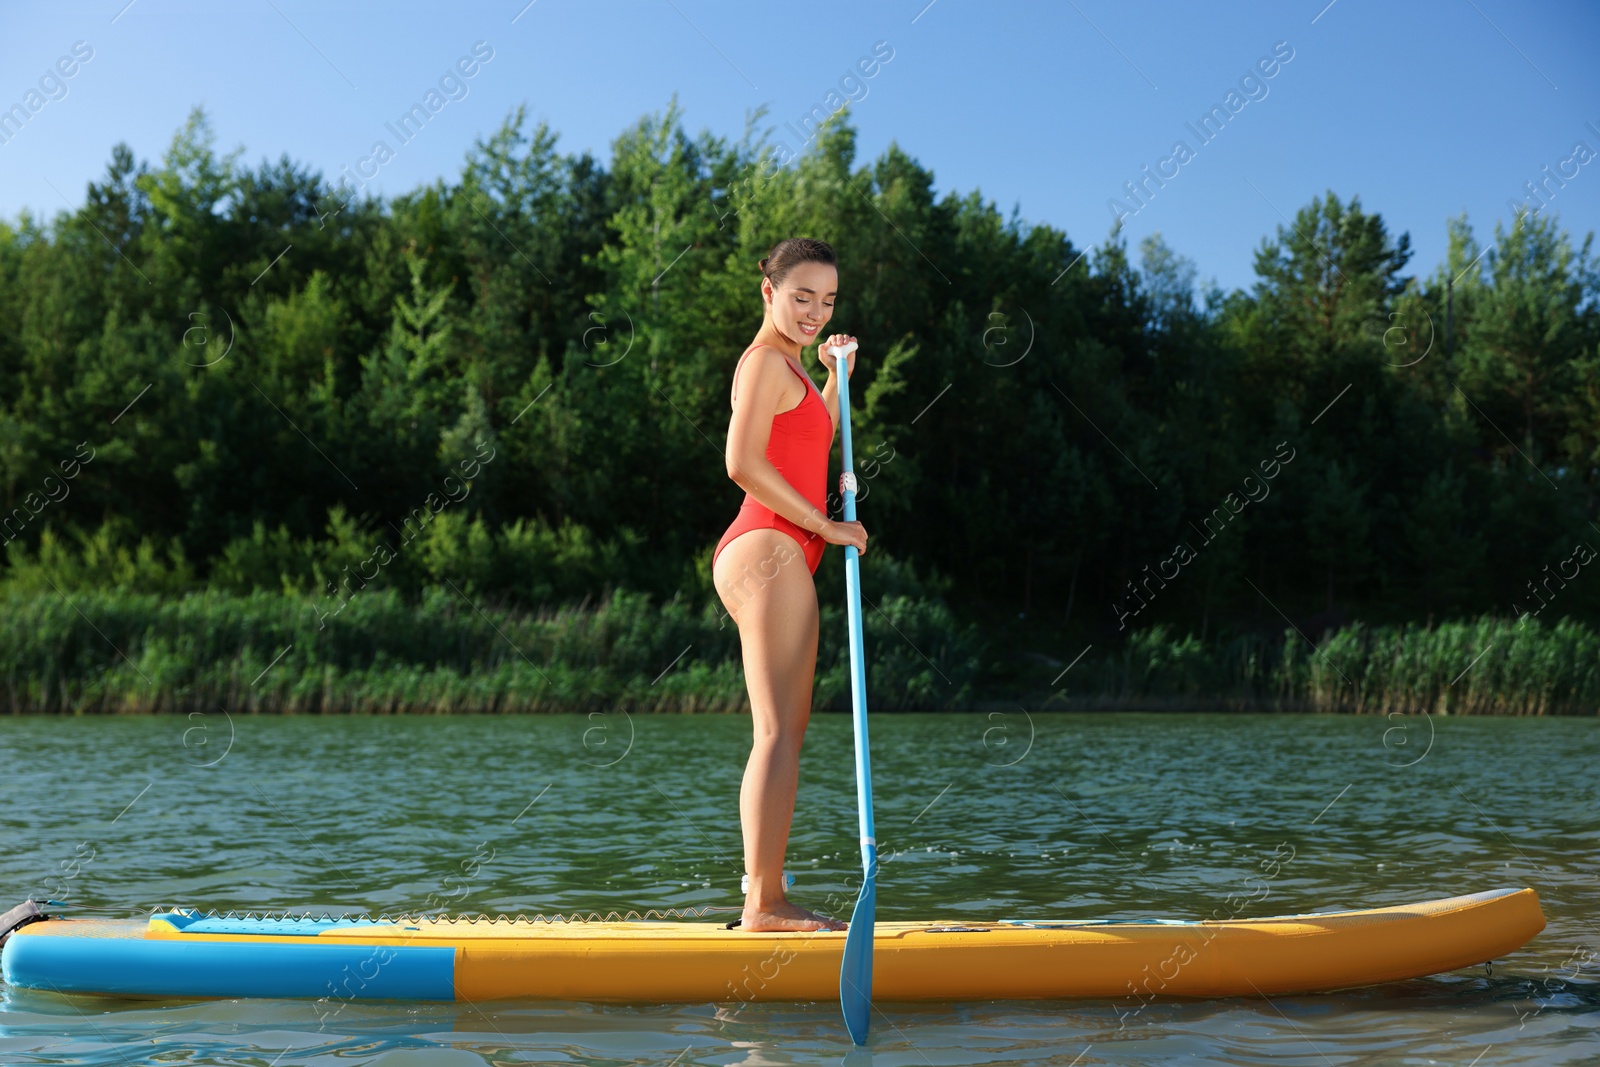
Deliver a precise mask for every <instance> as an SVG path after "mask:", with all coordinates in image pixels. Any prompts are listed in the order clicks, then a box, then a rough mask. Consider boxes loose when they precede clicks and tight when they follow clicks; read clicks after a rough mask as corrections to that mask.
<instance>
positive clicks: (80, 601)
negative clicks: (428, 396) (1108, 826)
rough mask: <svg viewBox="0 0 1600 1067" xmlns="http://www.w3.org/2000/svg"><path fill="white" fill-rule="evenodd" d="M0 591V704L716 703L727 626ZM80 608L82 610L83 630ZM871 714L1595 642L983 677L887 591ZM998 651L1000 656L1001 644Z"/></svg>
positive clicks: (1582, 691)
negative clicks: (326, 610)
mask: <svg viewBox="0 0 1600 1067" xmlns="http://www.w3.org/2000/svg"><path fill="white" fill-rule="evenodd" d="M68 595H70V597H71V600H70V602H69V601H68V600H67V599H66V598H65V597H64V596H60V595H55V594H50V595H39V594H23V593H21V592H17V591H13V592H8V593H6V594H4V595H0V605H3V606H4V608H5V615H4V621H3V622H0V710H3V711H4V712H8V713H30V712H44V713H68V714H80V713H143V712H178V713H183V712H192V711H202V712H213V711H216V710H218V709H220V708H227V709H229V710H230V711H236V712H266V713H278V712H281V713H291V714H293V713H347V712H348V713H390V712H399V711H407V712H422V713H467V712H488V713H505V712H513V713H517V712H548V711H566V712H587V711H613V710H628V711H640V712H652V711H663V712H736V711H741V710H743V709H744V706H745V688H744V678H743V673H742V669H741V667H740V663H739V646H738V640H737V634H736V632H735V630H734V628H733V624H732V623H731V622H730V621H727V620H725V619H721V618H720V617H719V613H718V612H717V611H715V610H714V609H713V608H711V607H710V606H701V607H695V606H692V605H691V604H690V603H689V602H688V600H687V599H686V598H681V597H680V598H677V599H674V600H670V601H668V602H666V603H664V604H661V603H656V602H653V601H652V600H651V599H650V598H649V597H647V596H645V595H644V594H640V593H631V592H626V591H618V592H615V593H613V595H612V596H611V598H610V599H609V600H606V601H604V602H602V603H599V604H587V603H585V604H581V605H576V606H567V607H562V608H558V609H549V610H541V611H521V610H513V609H503V608H497V607H493V606H491V605H488V604H485V603H482V602H478V603H474V602H472V601H469V600H468V599H467V598H466V597H465V596H463V595H462V594H460V593H458V592H456V591H455V590H453V589H451V588H437V587H435V588H430V589H428V590H426V591H425V592H424V593H423V595H422V597H421V599H420V601H418V602H417V603H415V604H412V603H408V602H407V601H406V600H404V599H403V598H402V597H400V596H399V595H398V594H397V593H395V592H394V591H392V590H385V591H381V592H379V591H372V592H366V593H362V594H360V595H358V596H355V597H353V598H352V599H351V600H350V601H349V603H348V606H346V607H345V608H344V609H343V610H342V611H340V612H339V613H338V614H337V615H329V616H326V617H324V616H322V615H321V613H320V611H318V610H312V609H311V608H310V607H309V606H308V602H307V601H306V600H305V599H304V598H299V597H293V596H286V595H283V594H273V593H265V592H255V593H251V594H243V595H240V594H228V593H220V592H202V593H192V594H189V595H184V596H161V595H157V594H136V593H119V592H93V591H87V590H80V591H75V592H72V593H70V594H68ZM822 613H823V619H822V636H821V648H820V650H819V663H818V672H817V679H816V689H815V706H816V707H817V708H818V709H819V710H821V709H833V710H844V709H847V708H848V707H849V668H848V661H847V658H846V656H845V653H844V648H843V647H842V642H843V638H844V633H845V627H844V619H843V614H842V611H841V610H840V609H839V608H837V607H835V606H832V605H827V604H825V605H823V607H822ZM91 620H92V621H91ZM866 624H867V649H868V657H869V662H868V676H869V677H870V678H871V686H872V707H873V709H874V710H876V711H894V710H909V709H929V710H962V709H980V710H982V709H989V708H995V707H1004V708H1012V707H1017V706H1021V707H1025V708H1030V709H1037V710H1052V709H1105V708H1170V709H1175V710H1176V709H1236V710H1261V711H1356V712H1370V713H1387V712H1394V711H1400V712H1407V713H1415V712H1422V711H1427V712H1432V713H1448V714H1473V715H1480V714H1512V715H1529V714H1531V715H1556V714H1595V713H1596V709H1597V708H1600V634H1596V632H1595V631H1593V630H1591V629H1589V628H1588V627H1586V626H1584V625H1582V624H1579V623H1575V622H1571V621H1562V622H1559V623H1557V624H1555V625H1544V624H1541V623H1539V622H1538V621H1537V620H1535V619H1531V618H1530V619H1525V620H1524V621H1522V622H1520V623H1513V622H1510V621H1508V620H1505V619H1494V618H1489V617H1484V618H1480V619H1477V620H1468V621H1461V622H1450V623H1445V624H1442V625H1437V626H1433V627H1421V626H1417V625H1405V626H1380V627H1368V626H1364V625H1361V624H1355V625H1351V626H1349V627H1346V628H1344V629H1341V630H1339V631H1337V632H1334V633H1331V634H1326V635H1317V638H1316V641H1317V647H1316V648H1315V649H1313V648H1312V646H1311V645H1310V644H1309V643H1308V642H1307V640H1306V639H1305V638H1302V637H1301V636H1300V635H1298V634H1297V633H1296V632H1295V631H1293V630H1289V631H1286V633H1284V634H1282V635H1260V634H1258V635H1248V636H1242V637H1235V638H1232V639H1230V640H1226V641H1218V642H1212V643H1210V644H1202V643H1201V642H1200V641H1199V640H1198V639H1196V638H1195V637H1193V636H1187V635H1186V636H1181V637H1180V636H1176V635H1174V634H1171V633H1170V632H1168V631H1167V630H1166V629H1165V628H1162V627H1153V628H1151V629H1148V630H1144V631H1139V632H1136V633H1134V634H1133V635H1132V636H1131V637H1130V638H1129V639H1128V640H1127V641H1126V642H1125V643H1124V644H1123V645H1122V646H1121V647H1120V648H1112V649H1107V650H1105V651H1103V652H1102V651H1100V650H1098V649H1096V650H1095V651H1094V652H1092V653H1090V654H1086V655H1084V656H1083V657H1082V659H1081V660H1079V661H1077V662H1075V663H1073V664H1072V665H1071V669H1070V670H1064V668H1066V667H1067V666H1068V665H1067V664H1066V663H1064V662H1063V663H1053V662H1051V661H1049V660H1047V659H1046V658H1045V657H1043V656H1036V657H1034V660H1035V662H1034V663H1033V664H1032V666H1030V667H1029V668H1028V670H1027V672H1026V676H1022V677H1019V676H1018V675H1017V674H1016V673H1015V671H1013V672H1012V673H1010V674H1009V675H1006V676H1004V677H1002V673H1001V672H1000V671H999V670H998V659H999V657H1000V655H1001V651H1002V650H999V649H997V648H995V647H993V643H992V642H988V641H985V640H983V639H982V637H981V635H980V633H979V631H978V629H977V628H976V627H974V626H971V625H968V626H966V627H962V626H959V625H958V624H957V622H956V620H955V618H954V617H953V615H952V614H951V613H950V611H949V610H948V608H946V607H945V605H944V604H943V603H942V602H941V601H939V600H937V599H934V598H924V597H916V596H909V595H894V594H887V595H884V596H882V597H881V598H879V599H878V600H877V601H876V603H875V605H874V606H873V607H871V608H869V609H868V610H867V612H866ZM1004 651H1005V652H1008V653H1010V652H1015V649H1006V650H1004Z"/></svg>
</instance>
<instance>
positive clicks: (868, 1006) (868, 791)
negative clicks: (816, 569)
mask: <svg viewBox="0 0 1600 1067" xmlns="http://www.w3.org/2000/svg"><path fill="white" fill-rule="evenodd" d="M852 347H853V346H852ZM832 353H833V357H834V372H835V377H836V378H837V379H838V382H839V432H840V434H841V443H842V444H843V448H844V475H843V477H842V478H841V479H840V480H841V482H842V483H843V485H842V488H843V492H844V521H845V522H854V521H856V492H855V488H854V485H855V460H854V457H853V455H852V453H851V449H850V371H849V361H848V359H847V358H846V356H847V354H848V353H844V354H841V351H840V349H839V348H838V347H837V346H835V347H834V348H833V349H832ZM844 584H845V613H846V616H847V619H848V621H849V627H850V706H851V716H852V721H853V722H854V725H855V741H856V808H857V810H858V811H859V813H860V817H861V872H862V873H861V895H860V896H859V897H858V898H857V899H856V909H855V912H854V913H853V914H852V915H851V916H850V931H849V933H848V934H846V935H845V943H844V961H843V964H842V966H841V967H840V971H839V1002H840V1005H841V1006H842V1007H843V1009H844V1022H845V1027H846V1029H848V1030H849V1031H850V1037H851V1040H853V1041H854V1042H855V1043H856V1044H858V1045H864V1044H866V1043H867V1030H868V1026H869V1024H870V1023H871V1021H872V927H873V921H874V914H875V912H876V911H877V890H876V882H877V876H878V843H877V839H876V836H875V834H874V831H873V825H872V764H871V758H870V756H871V754H870V752H869V751H868V748H867V664H866V654H865V651H864V647H863V641H862V626H861V554H860V553H859V552H858V551H856V547H855V546H854V545H846V546H845V549H844Z"/></svg>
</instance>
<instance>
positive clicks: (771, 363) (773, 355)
mask: <svg viewBox="0 0 1600 1067" xmlns="http://www.w3.org/2000/svg"><path fill="white" fill-rule="evenodd" d="M751 356H754V357H755V358H754V359H751V358H750V357H751ZM777 360H782V361H783V362H784V363H788V362H789V357H788V356H786V355H784V354H783V350H782V349H780V348H777V347H775V346H773V345H769V344H765V343H760V344H753V345H751V346H750V347H749V348H747V349H745V350H744V354H743V355H741V356H740V357H739V362H738V363H737V364H735V365H734V368H733V392H732V396H733V397H734V398H735V399H737V397H738V395H739V380H740V373H741V371H743V368H744V366H745V364H746V363H747V362H748V363H749V364H751V369H750V370H749V371H743V374H744V379H745V380H746V381H749V380H750V378H751V376H752V375H760V374H776V373H780V372H779V370H778V365H777V362H776V361H777ZM791 369H792V365H791Z"/></svg>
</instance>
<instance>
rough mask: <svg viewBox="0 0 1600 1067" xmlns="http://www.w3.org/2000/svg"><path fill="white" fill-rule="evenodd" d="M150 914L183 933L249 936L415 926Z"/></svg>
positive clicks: (399, 930) (398, 929)
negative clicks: (366, 927)
mask: <svg viewBox="0 0 1600 1067" xmlns="http://www.w3.org/2000/svg"><path fill="white" fill-rule="evenodd" d="M150 918H151V919H152V920H154V919H160V920H162V921H164V922H167V923H170V924H171V925H172V927H173V928H174V929H176V930H178V931H179V932H180V933H185V934H249V935H251V936H252V937H273V936H276V937H316V936H317V935H318V934H321V933H324V932H326V931H328V930H339V929H345V928H349V927H354V926H361V927H365V926H379V927H387V928H389V929H391V930H394V931H395V932H396V933H402V932H404V931H406V930H415V929H416V927H415V926H404V925H402V924H400V923H393V922H385V921H381V920H378V919H270V918H238V917H234V916H229V917H221V916H216V915H201V914H200V913H199V912H193V911H158V912H156V913H155V914H153V915H151V916H150Z"/></svg>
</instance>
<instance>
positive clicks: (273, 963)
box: [4, 937, 456, 1001]
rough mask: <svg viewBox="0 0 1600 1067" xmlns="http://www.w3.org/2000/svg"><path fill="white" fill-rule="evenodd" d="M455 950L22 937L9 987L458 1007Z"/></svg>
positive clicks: (8, 962) (9, 960) (13, 954)
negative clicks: (405, 1002)
mask: <svg viewBox="0 0 1600 1067" xmlns="http://www.w3.org/2000/svg"><path fill="white" fill-rule="evenodd" d="M455 960H456V950H455V949H454V948H452V947H449V946H440V947H432V946H430V947H401V946H395V945H340V944H328V943H322V944H318V943H315V942H306V943H300V944H295V943H286V944H271V943H262V942H253V943H252V942H248V941H246V942H219V941H145V940H138V939H133V938H129V939H126V940H120V939H114V938H100V937H84V938H76V937H16V938H12V939H11V941H10V943H8V944H7V945H6V951H5V957H4V963H5V967H4V970H5V974H4V978H5V981H6V982H7V984H9V985H15V986H19V987H25V988H32V989H46V990H54V991H56V992H59V993H73V992H90V993H92V992H100V991H103V990H105V989H108V988H115V989H116V990H118V992H119V993H121V994H124V995H130V996H157V997H160V996H165V997H318V998H321V997H326V998H329V999H334V1000H443V1001H452V1000H455V982H454V977H455Z"/></svg>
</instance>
